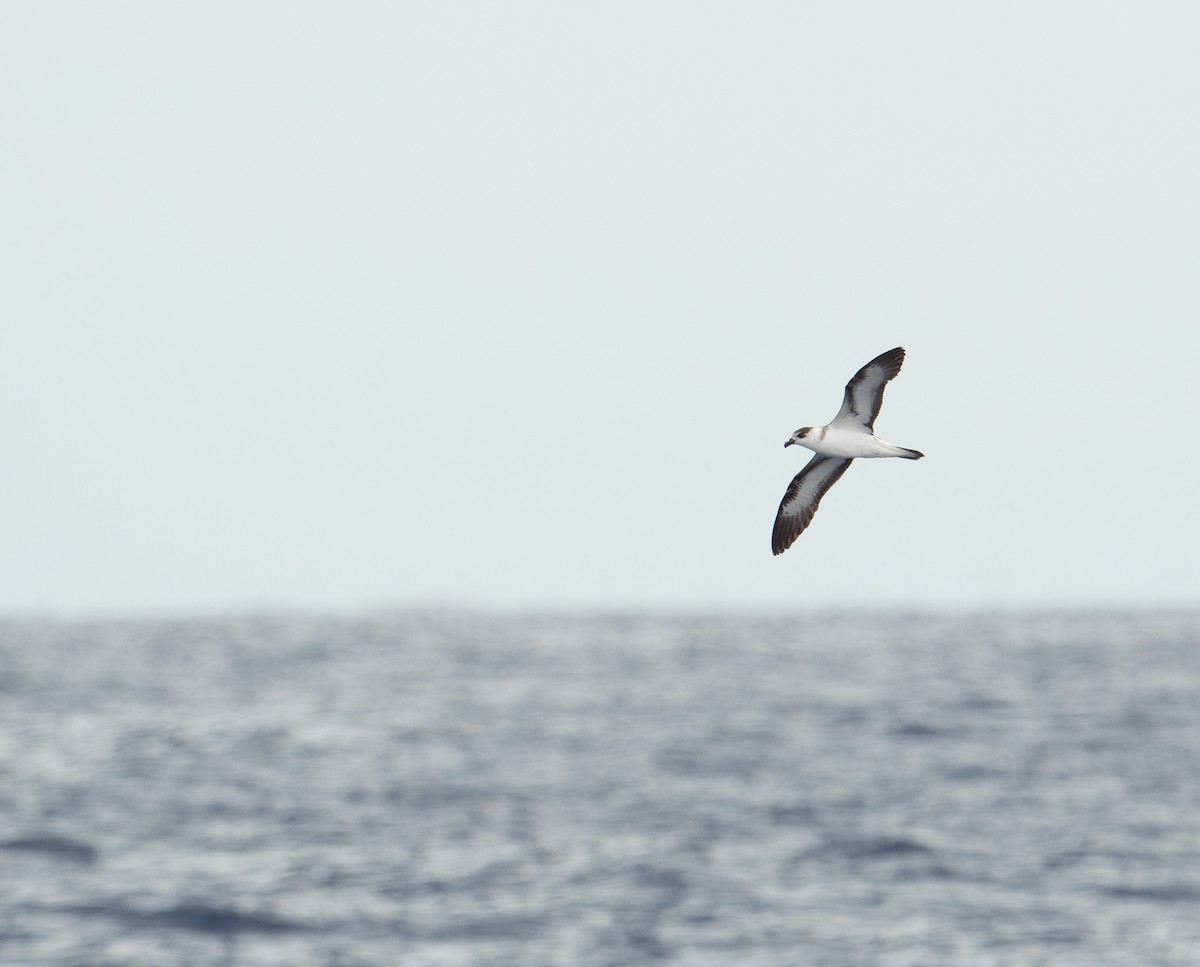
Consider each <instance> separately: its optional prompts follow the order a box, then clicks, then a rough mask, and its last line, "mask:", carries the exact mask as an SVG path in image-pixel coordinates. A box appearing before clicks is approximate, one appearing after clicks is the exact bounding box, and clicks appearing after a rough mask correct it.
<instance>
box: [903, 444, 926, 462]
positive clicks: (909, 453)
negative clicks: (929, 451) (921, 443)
mask: <svg viewBox="0 0 1200 967" xmlns="http://www.w3.org/2000/svg"><path fill="white" fill-rule="evenodd" d="M905 451H906V452H905V454H904V459H905V460H920V459H921V458H922V457H923V456H925V454H923V453H922V452H921V451H920V450H909V449H908V448H907V447H905Z"/></svg>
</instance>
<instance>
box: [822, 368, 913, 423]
mask: <svg viewBox="0 0 1200 967" xmlns="http://www.w3.org/2000/svg"><path fill="white" fill-rule="evenodd" d="M903 365H904V348H903V347H902V346H897V347H896V348H895V349H889V350H888V351H887V352H886V353H880V354H879V355H878V356H876V357H875V358H874V359H872V360H871V361H870V362H869V363H867V365H865V366H864V367H863V368H862V369H860V370H859V371H858V372H857V373H855V374H854V376H853V377H852V378H851V380H850V382H848V383H847V384H846V392H845V395H843V397H842V408H841V409H840V410H838V414H837V416H835V417H834V418H833V421H832V422H834V423H837V422H839V421H844V420H847V419H851V418H853V419H856V420H859V421H861V422H862V424H863V425H864V426H865V427H866V428H867V429H868V430H870V431H871V432H872V433H874V432H875V418H876V417H877V416H879V408H880V407H881V406H882V405H883V389H884V387H885V386H886V385H887V384H888V382H889V381H890V380H892V379H893V378H895V376H896V374H897V373H899V372H900V367H901V366H903Z"/></svg>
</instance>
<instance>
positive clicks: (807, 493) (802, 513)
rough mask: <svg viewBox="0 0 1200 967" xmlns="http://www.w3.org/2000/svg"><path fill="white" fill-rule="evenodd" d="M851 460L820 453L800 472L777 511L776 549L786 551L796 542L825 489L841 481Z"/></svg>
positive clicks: (773, 537) (773, 540)
mask: <svg viewBox="0 0 1200 967" xmlns="http://www.w3.org/2000/svg"><path fill="white" fill-rule="evenodd" d="M850 463H851V461H850V460H841V459H839V458H837V457H823V456H821V455H820V454H819V453H817V454H814V455H813V458H812V459H811V460H809V461H808V463H806V464H805V465H804V469H803V470H801V471H800V472H799V473H798V474H796V476H795V477H794V478H793V479H792V482H791V483H790V484H789V485H788V489H787V493H785V494H784V495H783V500H782V501H780V503H779V513H777V514H776V515H775V529H774V530H773V531H771V551H772V552H773V553H775V554H782V553H783V552H784V551H786V550H787V549H788V548H789V547H791V546H792V542H793V541H795V540H796V538H797V537H799V536H800V534H801V533H802V532H803V530H804V528H806V527H807V526H808V525H809V522H810V521H811V520H812V519H813V515H814V514H815V513H816V512H817V506H818V505H819V504H820V503H821V498H822V497H824V496H825V491H827V490H828V489H829V488H830V487H832V486H833V485H834V484H835V483H837V480H838V478H839V477H840V476H841V475H842V474H844V473H845V472H846V468H847V467H848V466H850Z"/></svg>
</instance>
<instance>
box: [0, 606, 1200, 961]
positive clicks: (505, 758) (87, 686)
mask: <svg viewBox="0 0 1200 967" xmlns="http://www.w3.org/2000/svg"><path fill="white" fill-rule="evenodd" d="M0 964H3V965H5V967H8V965H12V967H41V965H55V967H175V965H238V967H259V965H262V967H267V965H271V967H310V965H311V967H397V965H403V967H424V965H428V967H488V965H495V967H541V965H546V967H551V965H563V967H567V965H570V967H617V965H643V964H645V965H678V967H685V965H687V967H729V965H733V967H806V965H814V967H817V965H829V967H855V965H864V967H866V965H871V967H937V965H954V967H974V965H979V967H983V965H997V967H1000V965H1004V967H1021V965H1062V967H1068V965H1072V967H1076V965H1077V967H1097V965H1123V967H1157V965H1161V967H1168V965H1170V967H1196V965H1198V964H1200V614H1196V613H1191V614H1188V613H1159V614H1155V613H1142V614H1119V613H1114V614H1094V615H1089V614H1073V615H1072V614H1064V615H990V616H954V617H949V616H940V617H939V616H931V615H920V614H912V615H899V616H884V615H866V616H861V615H860V616H855V615H848V614H845V615H837V614H825V615H811V614H810V615H799V616H794V617H772V618H763V617H757V618H755V617H743V618H739V617H731V616H719V617H714V616H674V617H671V616H636V615H631V616H603V617H597V616H533V615H530V616H520V617H513V616H488V615H482V614H454V613H431V614H409V615H393V616H386V617H372V618H363V619H361V620H353V619H348V618H338V619H332V618H330V619H320V618H312V617H306V618H299V617H296V618H267V617H262V618H240V619H229V620H204V621H176V622H170V621H157V622H152V621H145V622H117V621H110V622H96V623H79V622H76V623H69V622H36V621H21V622H17V621H10V622H7V623H3V624H0Z"/></svg>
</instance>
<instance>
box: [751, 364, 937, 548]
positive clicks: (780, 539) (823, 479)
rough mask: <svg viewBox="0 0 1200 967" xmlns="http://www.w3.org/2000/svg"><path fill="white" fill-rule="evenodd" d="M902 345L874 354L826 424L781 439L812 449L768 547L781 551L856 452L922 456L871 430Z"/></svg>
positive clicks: (809, 518) (897, 368) (777, 517)
mask: <svg viewBox="0 0 1200 967" xmlns="http://www.w3.org/2000/svg"><path fill="white" fill-rule="evenodd" d="M903 363H904V350H903V349H901V348H900V347H899V346H897V347H896V348H895V349H889V350H888V351H887V352H886V353H882V354H880V355H879V356H876V357H875V358H874V359H872V360H871V361H870V362H869V363H867V365H866V366H864V367H863V368H862V369H860V370H859V371H858V372H857V373H855V374H854V378H853V379H852V380H850V382H848V383H847V384H846V395H845V396H844V397H843V398H842V408H841V409H840V410H838V412H837V416H835V417H834V418H833V419H832V420H831V421H830V422H829V425H828V426H802V427H800V429H799V430H797V431H796V432H795V433H793V434H792V438H791V439H790V440H788V442H787V443H785V444H784V446H785V447H790V446H791V445H792V444H793V443H797V444H799V445H800V446H802V447H808V449H810V450H812V451H813V458H812V459H811V460H809V461H808V464H807V465H806V466H805V467H804V469H803V470H801V471H800V472H799V473H798V474H796V476H795V478H794V479H793V480H792V482H791V484H789V485H788V489H787V493H785V494H784V495H783V500H782V501H781V502H780V504H779V513H778V514H776V515H775V529H774V530H772V531H771V550H772V551H773V552H774V553H776V554H782V553H783V552H784V551H786V550H787V549H788V548H789V547H791V546H792V542H793V541H795V540H796V538H797V537H799V536H800V535H801V534H802V533H803V532H804V528H806V527H807V526H808V525H809V523H810V522H811V521H812V519H813V515H814V514H816V512H817V507H818V506H819V505H820V503H821V498H822V497H824V496H825V492H826V491H827V490H828V489H829V488H830V487H832V486H833V485H834V484H835V483H837V481H838V478H839V477H841V475H842V474H844V473H845V472H846V468H847V467H848V466H850V462H851V461H852V460H855V459H857V458H858V457H903V458H904V459H905V460H920V459H921V457H923V456H925V454H923V453H921V451H919V450H910V449H908V448H907V447H898V446H895V445H894V444H891V443H887V442H885V441H883V440H881V439H879V437H877V436H876V435H875V417H877V416H878V415H879V407H880V405H882V403H883V388H884V387H885V386H886V385H887V383H888V380H890V379H891V378H892V377H893V376H895V375H896V374H897V373H898V372H900V367H901V365H903Z"/></svg>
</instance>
